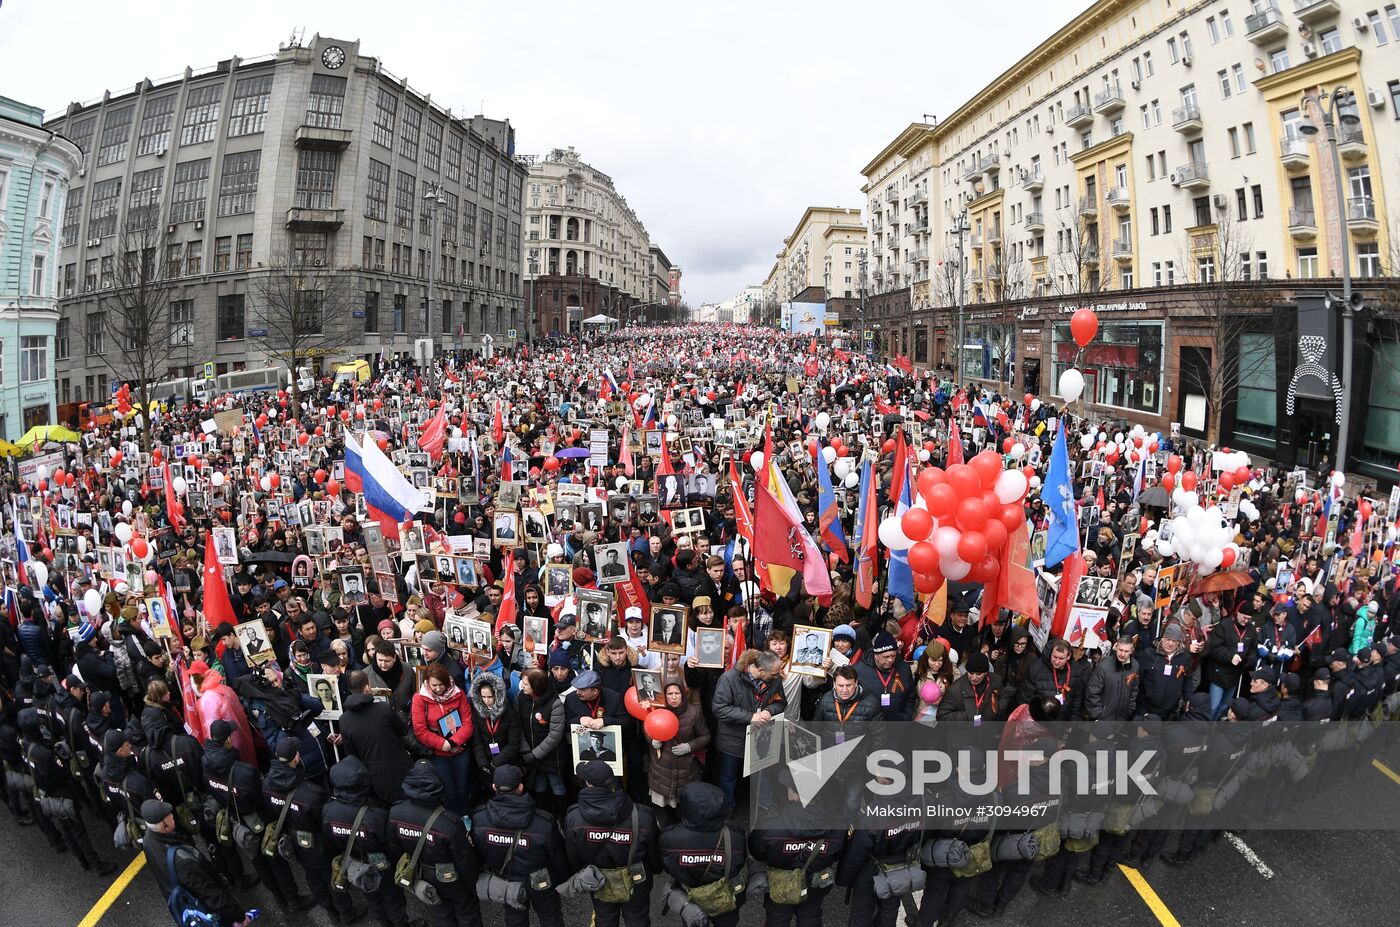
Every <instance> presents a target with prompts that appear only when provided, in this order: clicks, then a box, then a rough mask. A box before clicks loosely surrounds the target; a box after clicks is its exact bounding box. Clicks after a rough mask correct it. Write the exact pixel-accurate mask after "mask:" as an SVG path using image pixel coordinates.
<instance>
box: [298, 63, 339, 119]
mask: <svg viewBox="0 0 1400 927" xmlns="http://www.w3.org/2000/svg"><path fill="white" fill-rule="evenodd" d="M344 112H345V78H343V77H336V76H335V75H333V74H312V75H311V94H310V96H308V97H307V98H306V124H307V125H308V126H311V127H313V128H317V129H339V128H340V118H341V116H342V115H343V114H344Z"/></svg>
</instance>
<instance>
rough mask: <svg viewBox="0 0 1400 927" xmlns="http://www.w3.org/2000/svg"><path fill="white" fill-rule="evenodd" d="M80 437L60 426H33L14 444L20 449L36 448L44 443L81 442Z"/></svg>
mask: <svg viewBox="0 0 1400 927" xmlns="http://www.w3.org/2000/svg"><path fill="white" fill-rule="evenodd" d="M81 440H82V435H80V434H78V433H77V432H76V431H73V430H72V429H70V428H64V427H63V426H62V425H35V426H34V427H33V428H31V429H29V430H28V431H26V432H25V433H24V437H22V438H20V439H19V440H18V441H17V442H15V443H16V444H17V445H19V447H21V448H30V447H38V446H39V445H40V444H42V443H43V442H45V441H60V442H63V441H81Z"/></svg>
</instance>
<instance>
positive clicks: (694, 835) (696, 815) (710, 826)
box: [660, 782, 748, 927]
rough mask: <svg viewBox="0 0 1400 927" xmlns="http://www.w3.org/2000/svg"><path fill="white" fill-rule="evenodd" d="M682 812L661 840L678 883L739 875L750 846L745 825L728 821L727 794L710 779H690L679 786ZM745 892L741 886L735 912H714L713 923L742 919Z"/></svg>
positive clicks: (728, 924) (687, 885)
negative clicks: (747, 843)
mask: <svg viewBox="0 0 1400 927" xmlns="http://www.w3.org/2000/svg"><path fill="white" fill-rule="evenodd" d="M678 811H679V812H680V821H679V822H678V823H676V824H673V825H672V826H671V827H669V828H667V829H666V832H665V833H663V834H662V835H661V840H660V844H661V862H662V865H664V866H665V867H666V871H667V872H669V873H670V874H671V878H672V879H673V880H674V881H675V884H676V887H677V888H679V889H681V890H685V889H692V888H699V887H700V886H702V885H710V884H712V883H714V882H717V881H719V880H720V879H730V880H733V879H735V878H737V877H738V875H739V873H740V871H741V870H742V869H743V866H744V862H745V861H746V860H747V859H748V848H747V846H746V843H745V840H744V832H743V830H741V829H740V828H739V827H737V826H736V825H734V824H729V823H727V822H726V818H727V817H728V816H729V802H728V800H727V799H726V798H725V797H724V793H723V792H722V791H720V790H719V788H717V787H716V786H713V785H710V784H709V783H706V782H692V783H690V784H689V785H687V786H686V787H685V788H683V789H681V794H680V799H679V802H678ZM726 835H728V840H727V841H726V840H725V836H726ZM726 843H727V845H726ZM746 897H747V893H746V892H744V891H743V890H742V888H741V890H740V891H739V892H738V893H737V894H736V896H735V898H734V904H735V909H734V910H733V911H730V912H729V913H727V914H712V915H710V924H711V927H734V925H735V924H738V923H739V913H740V911H741V910H742V908H743V904H744V901H745V899H746ZM672 923H674V920H673V921H672Z"/></svg>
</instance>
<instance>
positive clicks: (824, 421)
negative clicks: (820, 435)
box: [816, 412, 831, 431]
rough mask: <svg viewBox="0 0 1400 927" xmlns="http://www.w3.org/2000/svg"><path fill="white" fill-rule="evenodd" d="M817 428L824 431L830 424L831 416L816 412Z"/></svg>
mask: <svg viewBox="0 0 1400 927" xmlns="http://www.w3.org/2000/svg"><path fill="white" fill-rule="evenodd" d="M816 423H817V427H818V428H820V429H821V430H822V431H826V426H827V425H830V424H831V416H830V415H829V414H827V413H826V412H818V413H817V418H816Z"/></svg>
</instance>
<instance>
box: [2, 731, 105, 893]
mask: <svg viewBox="0 0 1400 927" xmlns="http://www.w3.org/2000/svg"><path fill="white" fill-rule="evenodd" d="M18 720H19V734H20V741H21V749H22V750H23V752H24V759H25V762H26V763H27V764H28V766H29V773H30V775H32V776H33V777H34V787H35V789H36V790H37V794H38V798H39V800H38V802H36V803H35V806H34V819H35V821H36V823H38V824H39V829H40V830H42V831H43V832H44V836H46V837H48V839H49V842H50V844H52V845H53V848H54V850H55V851H56V852H59V853H62V852H64V850H65V849H67V850H71V851H72V852H73V855H74V856H75V857H76V858H77V860H78V865H80V866H82V867H83V868H84V869H96V870H97V874H98V875H108V874H109V873H112V872H114V871H116V868H117V867H116V865H115V864H114V863H111V862H109V861H107V860H105V859H103V858H102V857H100V856H98V855H97V850H96V849H95V848H94V847H93V845H92V839H91V838H90V837H89V836H88V832H87V828H86V827H85V826H84V825H83V819H82V815H81V812H80V811H79V808H78V800H79V798H78V796H79V794H80V793H79V790H78V785H77V783H75V782H74V781H73V776H72V774H71V773H70V772H69V771H68V766H67V764H66V763H64V762H63V761H62V760H60V759H59V758H58V756H57V754H56V753H55V752H54V749H53V747H52V746H51V745H50V743H49V742H48V740H47V736H46V733H45V731H44V729H43V727H42V725H41V724H40V722H39V712H38V710H37V709H34V708H25V709H23V710H22V711H20V713H19V719H18Z"/></svg>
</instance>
